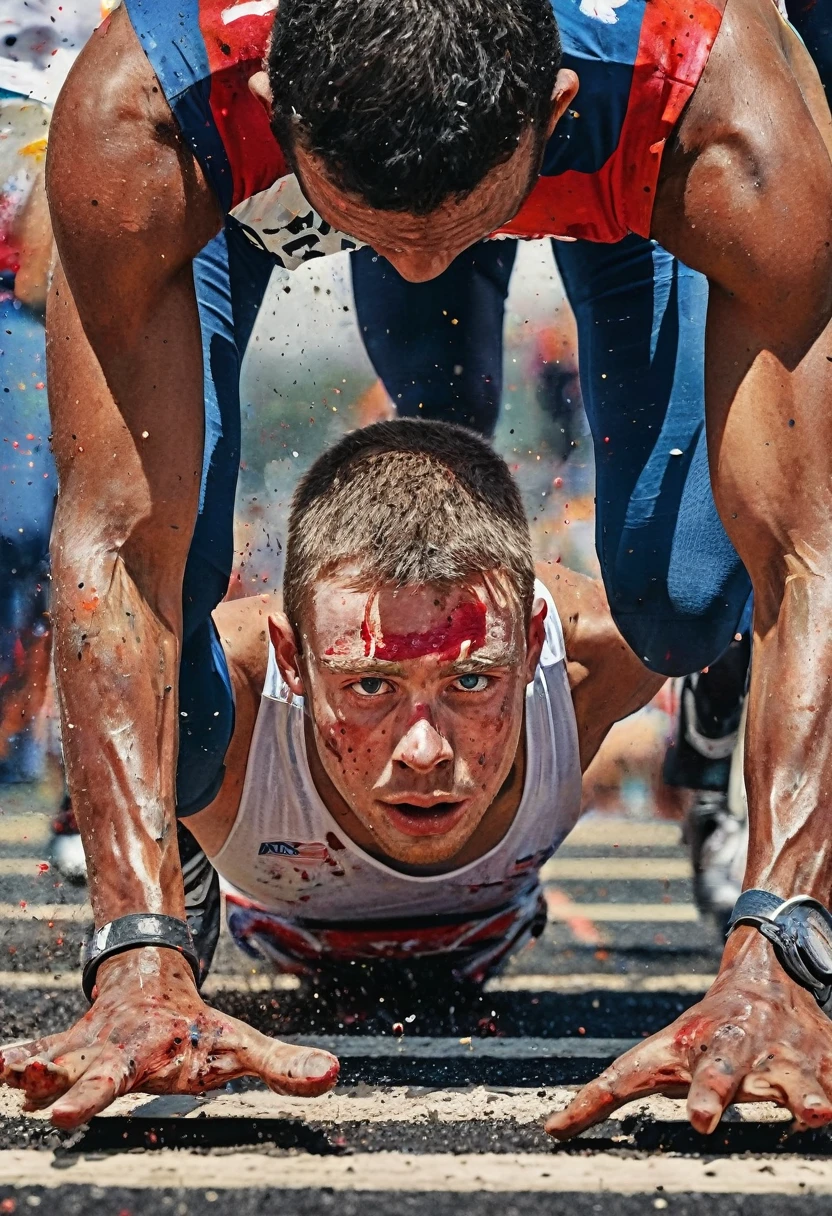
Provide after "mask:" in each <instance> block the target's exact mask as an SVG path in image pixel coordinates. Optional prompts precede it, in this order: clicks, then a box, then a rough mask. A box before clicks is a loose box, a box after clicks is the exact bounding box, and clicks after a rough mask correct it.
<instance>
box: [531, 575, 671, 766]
mask: <svg viewBox="0 0 832 1216" xmlns="http://www.w3.org/2000/svg"><path fill="white" fill-rule="evenodd" d="M537 576H538V578H539V579H541V580H542V582H544V583H545V584H546V587H547V588H548V590H549V592H550V594H551V596H552V599H553V600H554V601H555V605H556V606H557V610H558V616H559V617H560V622H561V627H562V628H563V640H564V643H565V645H566V670H567V674H568V676H569V686H570V688H571V690H572V704H573V705H574V707H575V719H576V722H577V725H578V745H579V747H580V755H581V772H583V773H585V772H586V770H587V768H588V767H589V765H590V763H591V761H592V759H593V758H594V756H595V754H596V752H597V751H598V748H599V747H600V746H601V744H602V743H603V741H604V739H605V738H606V736H607V735H608V733H609V731H610V729H611V728H612V727H613V726H614V725H615V723H616V722H620V721H621V719H622V718H626V717H628V716H629V715H630V714H633V713H635V712H636V710H637V709H641V708H642V707H643V706H644V705H646V704H647V703H648V702H649V701H651V700H652V699H653V697H654V696H655V695H656V693H657V692H658V691H659V689H660V688H661V687H662V685H663V684H664V683H665V678H666V677H665V676H659V675H656V673H655V672H654V671H650V670H649V669H648V668H647V667H645V666H644V664H643V663H642V662H641V660H640V659H639V658H638V656H637V655H636V654H634V653H633V651H632V650H631V649H630V647H629V646H628V645H627V643H626V642H625V641H624V638H623V637H622V636H621V633H620V631H619V629H618V626H617V625H616V623H615V621H614V620H613V618H612V613H611V612H610V606H609V602H608V601H607V594H606V592H605V590H604V584H603V583H602V582H601V581H600V580H599V579H595V578H588V577H587V575H585V574H578V573H576V572H575V571H574V570H569V569H567V568H566V567H565V566H559V565H553V564H552V563H549V562H546V563H544V562H540V563H538V566H537Z"/></svg>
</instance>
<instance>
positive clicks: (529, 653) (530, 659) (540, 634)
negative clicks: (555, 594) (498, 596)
mask: <svg viewBox="0 0 832 1216" xmlns="http://www.w3.org/2000/svg"><path fill="white" fill-rule="evenodd" d="M548 611H549V605H548V604H547V603H546V601H545V600H544V599H543V597H542V596H538V597H537V599H536V600H535V601H534V603H533V604H532V615H531V617H530V618H529V630H528V633H527V635H526V683H527V684H530V683H531V682H532V680H533V679H534V673H535V672H536V671H537V665H538V663H539V662H540V652H541V651H542V649H543V643H544V642H545V641H546V628H545V621H546V613H547V612H548Z"/></svg>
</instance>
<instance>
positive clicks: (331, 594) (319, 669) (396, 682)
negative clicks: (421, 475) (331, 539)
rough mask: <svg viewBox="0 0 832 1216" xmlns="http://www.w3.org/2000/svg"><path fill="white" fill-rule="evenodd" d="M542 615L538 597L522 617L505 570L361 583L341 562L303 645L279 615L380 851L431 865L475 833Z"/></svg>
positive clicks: (509, 735) (309, 617) (324, 734)
mask: <svg viewBox="0 0 832 1216" xmlns="http://www.w3.org/2000/svg"><path fill="white" fill-rule="evenodd" d="M545 614H546V606H545V603H544V602H543V601H542V600H539V601H537V602H536V603H535V605H534V609H533V612H532V619H531V622H530V624H529V626H528V628H526V627H525V623H524V614H523V612H522V611H521V609H520V608H519V607H518V605H517V604H516V601H515V597H514V596H513V595H512V594H511V592H510V590H509V587H508V585H507V584H506V582H505V581H504V580H503V578H502V577H501V576H499V575H491V576H487V575H486V576H482V577H479V578H476V579H472V580H471V581H470V582H469V583H467V584H465V585H460V586H455V587H454V588H453V589H452V590H451V591H440V590H438V589H437V588H435V587H431V586H424V585H423V586H414V587H405V588H395V587H390V586H382V587H381V588H380V589H379V590H377V591H373V592H367V591H356V590H354V589H353V587H352V586H351V580H350V572H349V570H342V571H340V572H339V573H338V574H337V575H336V576H334V577H332V578H331V579H327V580H322V581H321V582H320V583H319V584H318V586H317V587H316V589H315V592H314V596H313V598H312V603H311V604H310V605H309V608H308V610H307V612H306V615H305V620H304V622H303V634H304V636H303V651H302V654H301V655H300V656H298V655H297V652H296V650H295V645H294V638H293V636H292V634H291V630H290V629H289V626H288V622H286V621H285V618H284V619H283V620H282V621H281V620H279V619H278V620H277V621H275V620H273V621H272V638H273V640H274V641H275V646H276V651H277V657H278V662H279V664H280V666H281V669H282V671H283V674H284V677H285V678H286V679H287V682H288V683H289V686H290V687H291V688H292V689H293V691H296V692H302V694H303V695H304V696H306V698H307V704H308V706H309V709H310V711H311V721H312V729H313V735H314V741H315V747H316V750H317V753H318V756H319V757H320V762H321V765H322V766H323V768H324V770H325V772H326V775H327V776H328V778H329V780H330V781H331V782H332V784H333V785H334V786H335V788H336V790H337V791H338V793H339V794H340V795H341V797H342V798H343V800H344V802H345V803H346V804H347V807H348V808H349V810H350V811H351V812H352V814H353V815H354V816H355V817H356V818H357V819H358V820H359V821H360V823H361V825H362V826H363V828H364V829H365V830H366V831H367V832H369V833H371V834H372V839H373V841H374V842H375V843H376V844H377V847H378V849H379V850H380V851H381V852H383V853H384V854H386V855H387V856H389V857H391V858H392V859H394V860H396V861H399V862H403V863H409V864H412V865H431V864H437V863H441V862H445V861H448V860H449V859H451V858H453V857H454V856H455V855H456V854H457V853H458V852H459V850H460V849H461V848H462V847H463V845H464V844H465V843H466V842H467V841H468V840H469V839H470V837H471V836H472V835H473V833H474V832H475V831H476V828H477V826H478V824H479V823H480V821H481V820H482V818H483V815H484V814H485V812H486V811H487V810H488V807H489V806H490V805H491V803H492V802H493V800H494V798H495V797H496V795H497V793H498V792H499V790H500V788H501V786H502V785H503V784H504V782H505V781H506V778H507V777H508V775H509V772H510V770H511V767H512V764H513V762H514V759H515V756H516V753H517V746H518V741H519V738H520V731H521V728H522V725H523V707H524V693H525V688H526V685H527V683H528V682H529V680H531V679H532V678H533V676H534V671H535V668H536V666H537V661H538V659H539V656H540V649H541V645H542V641H543V621H544V618H545ZM287 631H288V637H287Z"/></svg>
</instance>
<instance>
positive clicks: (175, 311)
mask: <svg viewBox="0 0 832 1216" xmlns="http://www.w3.org/2000/svg"><path fill="white" fill-rule="evenodd" d="M47 186H48V191H49V197H50V205H51V209H52V218H53V225H54V230H55V236H56V240H57V244H58V252H59V256H60V262H61V266H60V268H59V270H58V272H57V274H56V276H55V280H54V283H53V287H52V291H51V295H50V298H49V303H48V327H49V339H48V357H49V382H50V404H51V407H52V414H53V432H54V447H55V457H56V461H57V465H58V471H59V477H60V488H61V493H60V497H59V503H58V511H57V516H56V521H55V530H54V534H53V546H52V561H53V574H54V599H53V613H54V619H55V635H56V667H57V676H58V686H59V693H60V701H61V713H62V723H63V732H64V746H65V753H66V761H67V774H68V780H69V788H70V792H71V795H72V800H73V806H74V809H75V812H76V814H77V817H78V822H79V825H80V828H81V832H82V836H83V840H84V847H85V851H86V854H87V860H88V868H89V882H90V898H91V901H92V906H93V912H94V915H95V921H96V925H97V926H101V925H103V924H105V923H107V922H109V921H112V920H115V919H116V918H118V917H120V916H123V915H125V914H127V913H135V912H144V911H151V912H159V913H166V914H168V915H172V916H175V917H179V918H183V917H184V900H183V886H182V875H181V869H180V865H179V857H178V850H177V843H176V831H175V820H174V789H175V785H174V781H175V763H176V746H177V730H176V721H177V676H178V662H179V646H180V635H181V613H182V606H181V597H182V578H183V571H184V565H185V559H186V555H187V552H188V546H189V543H190V538H191V534H192V531H193V526H194V521H195V518H196V512H197V505H198V494H199V482H200V471H201V465H202V438H203V437H202V432H203V408H202V384H203V378H202V353H201V339H200V328H199V319H198V314H197V307H196V299H195V293H194V285H193V276H192V269H191V263H192V259H193V257H194V256H195V255H196V253H197V252H198V251H199V249H200V248H201V247H202V246H203V245H204V244H205V243H206V242H207V241H208V240H210V239H211V237H212V236H213V235H214V233H215V232H216V231H217V230H218V228H219V225H220V216H219V213H218V210H217V206H216V203H215V201H214V198H213V196H212V194H211V192H210V191H209V189H208V187H207V186H206V184H205V182H204V180H203V178H202V175H201V173H200V171H199V169H198V167H197V165H196V163H195V161H194V159H193V157H192V156H191V154H190V152H189V151H188V150H187V149H186V148H185V147H184V146H183V144H182V142H181V140H180V138H179V134H178V130H177V128H176V125H175V123H174V121H173V119H172V116H171V114H170V111H169V109H168V106H167V103H166V102H165V100H164V99H163V96H162V93H161V91H160V89H159V87H158V84H157V82H156V80H155V77H154V76H153V73H152V71H151V70H150V68H149V65H148V63H147V60H146V59H145V57H144V55H143V53H142V51H141V48H140V46H139V43H138V40H137V39H136V37H135V35H134V34H133V31H132V28H131V26H130V24H129V21H128V20H127V16H126V13H124V12H123V11H119V12H117V13H116V15H115V16H114V17H113V19H112V20H111V22H110V23H109V25H108V26H106V27H104V28H102V30H101V31H99V33H98V34H97V35H96V36H95V37H94V38H93V39H92V42H91V43H90V44H89V46H88V48H87V49H86V50H85V52H84V53H83V54H82V56H81V57H80V59H79V61H78V63H77V65H76V67H75V69H74V70H73V72H72V74H71V77H70V80H69V82H68V84H67V86H66V89H65V90H64V92H63V94H62V95H61V98H60V99H59V102H58V105H57V107H56V110H55V115H54V120H53V125H52V129H51V134H50V150H49V161H48V172H47ZM2 1064H3V1077H4V1079H5V1080H6V1081H7V1082H9V1083H11V1084H14V1085H16V1086H18V1087H20V1088H22V1089H24V1091H25V1092H26V1096H27V1099H28V1101H29V1104H30V1106H32V1107H40V1106H48V1105H50V1104H51V1103H52V1102H55V1103H56V1104H55V1107H54V1110H53V1116H52V1117H53V1120H54V1122H56V1123H57V1124H59V1125H60V1126H65V1127H68V1126H73V1125H75V1124H78V1123H81V1122H84V1121H85V1120H86V1119H88V1118H89V1117H90V1116H91V1115H93V1114H95V1113H97V1112H98V1111H100V1110H101V1109H103V1107H105V1106H106V1105H108V1103H109V1102H110V1101H111V1100H112V1099H113V1097H115V1096H117V1095H118V1094H120V1093H124V1092H127V1091H130V1090H144V1091H150V1092H196V1091H199V1090H202V1089H205V1088H209V1087H211V1086H213V1085H217V1084H221V1083H223V1082H224V1081H226V1080H228V1079H230V1078H232V1077H234V1076H238V1075H242V1074H245V1073H255V1074H259V1075H260V1076H262V1077H263V1079H264V1080H266V1081H267V1083H268V1084H269V1085H271V1086H272V1087H274V1088H278V1089H281V1090H284V1091H290V1092H295V1093H318V1092H321V1091H322V1090H325V1089H327V1088H329V1086H330V1085H331V1084H332V1082H333V1081H334V1077H335V1075H336V1072H337V1063H336V1061H335V1060H334V1059H333V1057H331V1056H329V1055H328V1054H325V1053H310V1052H301V1051H297V1050H296V1049H293V1048H290V1047H287V1046H285V1045H283V1044H279V1043H276V1042H274V1041H273V1040H269V1039H267V1038H265V1037H264V1036H262V1035H259V1034H257V1033H256V1032H255V1031H253V1030H252V1029H251V1028H249V1027H247V1026H244V1025H243V1024H241V1023H238V1022H235V1021H234V1020H233V1019H230V1018H227V1017H224V1016H222V1015H220V1014H218V1013H216V1012H215V1011H213V1010H211V1009H209V1008H208V1007H207V1006H205V1005H204V1004H203V1002H202V1000H201V999H200V997H199V995H198V994H197V991H196V988H195V985H194V981H193V978H192V975H191V972H190V969H189V967H188V965H187V963H186V962H185V960H184V959H183V958H182V957H181V956H180V955H179V954H178V953H177V952H176V951H174V950H170V949H151V948H142V949H135V950H131V951H128V952H126V953H124V954H121V955H117V956H116V957H114V958H113V959H111V960H109V961H107V962H105V963H104V964H103V965H102V966H101V968H100V970H99V973H98V989H97V998H96V1000H95V1002H94V1004H93V1006H92V1008H91V1010H90V1011H89V1013H88V1014H87V1015H86V1016H85V1017H84V1018H83V1019H82V1020H81V1021H80V1022H79V1023H78V1024H77V1025H76V1026H75V1027H74V1028H73V1029H72V1030H70V1031H69V1032H68V1033H66V1034H61V1035H58V1036H54V1037H53V1038H51V1039H48V1040H42V1041H40V1042H38V1043H35V1044H30V1045H29V1046H28V1047H25V1048H14V1049H11V1050H7V1051H6V1052H4V1053H3V1061H2ZM56 1100H57V1101H56Z"/></svg>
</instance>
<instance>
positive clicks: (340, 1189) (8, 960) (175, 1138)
mask: <svg viewBox="0 0 832 1216" xmlns="http://www.w3.org/2000/svg"><path fill="white" fill-rule="evenodd" d="M33 797H34V798H36V799H39V801H40V808H41V812H42V810H43V809H44V807H45V806H46V803H47V799H48V791H45V790H43V789H41V790H37V791H33V790H32V789H31V788H28V789H27V788H26V787H18V788H17V789H9V788H5V789H0V1006H2V1028H3V1029H2V1039H4V1040H5V1041H9V1040H19V1039H25V1038H28V1037H30V1036H33V1035H34V1034H36V1033H37V1034H45V1033H50V1032H53V1031H55V1030H58V1029H60V1028H62V1027H64V1026H66V1025H67V1024H68V1022H69V1021H70V1019H72V1018H74V1017H76V1016H77V1015H78V1014H79V1013H80V1012H82V1010H83V1009H84V1007H85V1006H84V1002H83V998H82V997H81V995H80V992H79V990H78V987H77V977H76V972H75V965H76V961H77V958H78V948H79V943H80V941H81V938H82V936H83V933H84V927H85V923H86V918H87V908H86V904H85V898H84V892H83V890H78V889H76V888H73V887H70V886H67V885H65V884H62V883H61V882H60V879H59V876H57V875H56V874H54V872H53V871H52V870H51V869H44V868H43V866H44V865H45V864H46V863H45V860H44V853H45V850H46V844H47V829H48V817H47V816H46V815H44V814H43V813H33V812H32V811H31V806H32V802H33ZM545 877H546V885H547V894H548V902H549V909H550V918H551V919H550V924H549V926H548V928H547V931H546V933H545V934H544V937H543V938H542V939H541V940H540V941H539V942H537V943H536V944H535V945H534V946H533V947H531V948H528V949H527V950H525V951H523V952H522V953H521V954H520V955H519V956H518V957H516V958H515V959H514V960H512V962H511V964H510V965H509V967H508V968H507V970H506V972H505V974H504V975H503V976H501V977H500V979H499V980H498V981H497V982H496V983H494V984H493V985H492V986H491V988H490V989H489V990H488V991H486V992H485V993H484V994H481V995H480V996H479V997H478V998H477V999H471V998H470V994H449V993H442V994H437V993H428V994H423V996H422V997H421V999H420V998H419V997H418V996H417V995H414V994H413V993H412V992H410V991H409V990H408V989H407V988H406V987H405V988H403V989H402V990H401V991H399V990H393V991H388V993H387V996H386V998H385V999H384V1000H383V1001H382V1000H381V999H378V998H376V999H374V1000H373V1001H371V1002H367V1001H366V1000H364V1002H363V1005H362V1004H361V1002H358V1004H355V1005H354V1007H353V1006H350V1005H349V1002H347V1004H345V1003H344V1001H343V999H342V1000H340V1001H335V1000H333V999H332V998H331V997H330V996H327V994H326V993H318V994H317V997H316V995H315V994H314V993H309V992H302V991H298V990H296V989H295V988H293V986H292V984H291V983H289V982H286V981H279V982H275V981H274V980H273V978H272V977H271V976H269V975H267V974H264V973H262V972H259V971H257V970H256V969H254V970H252V968H251V966H250V963H249V961H248V960H246V959H243V958H242V956H238V955H237V954H236V952H235V951H234V950H233V947H231V946H230V945H229V944H228V943H223V944H222V946H221V949H220V952H219V956H218V959H217V963H216V966H215V970H214V974H213V975H212V978H211V981H210V996H209V999H210V1000H211V1001H212V1002H213V1003H214V1004H216V1005H218V1006H220V1007H222V1008H224V1009H226V1010H228V1011H229V1012H230V1013H234V1014H235V1015H237V1016H242V1017H245V1018H246V1019H248V1020H249V1021H251V1022H252V1023H254V1024H255V1025H257V1026H258V1027H259V1028H260V1029H262V1030H264V1031H266V1032H267V1033H271V1034H275V1035H280V1036H281V1037H284V1038H289V1039H294V1040H309V1041H314V1042H317V1043H320V1044H321V1045H322V1046H327V1047H329V1048H330V1049H332V1050H336V1051H337V1052H338V1054H339V1056H340V1058H341V1062H342V1074H341V1083H340V1084H339V1087H338V1089H337V1090H336V1091H335V1092H334V1093H333V1094H330V1095H327V1096H326V1097H325V1098H323V1099H319V1100H317V1101H312V1102H303V1101H301V1100H299V1099H287V1098H282V1097H279V1096H278V1095H275V1094H270V1093H267V1092H266V1091H264V1090H262V1089H260V1088H258V1087H257V1086H254V1085H251V1084H246V1083H241V1084H238V1085H235V1086H233V1087H228V1088H227V1089H226V1090H223V1091H220V1092H219V1093H216V1094H212V1095H206V1096H205V1097H204V1098H203V1097H200V1098H150V1097H142V1096H133V1097H130V1098H124V1099H120V1100H119V1102H118V1103H117V1104H116V1105H115V1106H114V1108H113V1109H112V1111H111V1112H109V1113H108V1114H106V1115H104V1116H102V1117H101V1118H98V1119H95V1120H93V1122H92V1123H91V1124H90V1125H89V1126H88V1127H86V1128H82V1129H80V1130H79V1131H77V1132H75V1133H72V1134H66V1133H59V1132H57V1131H55V1130H54V1129H53V1128H52V1127H51V1125H50V1124H49V1123H48V1122H47V1121H46V1120H44V1118H42V1117H24V1116H22V1115H21V1113H20V1111H19V1108H18V1106H17V1102H16V1098H15V1097H14V1096H13V1095H8V1096H5V1097H4V1098H3V1099H2V1101H0V1216H2V1214H4V1213H10V1212H16V1213H23V1212H35V1211H36V1210H37V1209H38V1208H42V1209H43V1210H44V1212H49V1213H50V1216H51V1214H52V1213H55V1216H70V1214H72V1216H76V1214H78V1216H87V1214H89V1216H145V1213H147V1216H151V1214H155V1213H164V1214H168V1213H170V1216H191V1214H192V1213H193V1214H196V1213H199V1214H200V1216H204V1214H205V1213H209V1214H211V1216H213V1214H216V1216H225V1214H226V1213H228V1214H231V1213H233V1214H234V1216H249V1214H251V1216H254V1214H255V1213H256V1214H257V1216H262V1214H264V1213H271V1212H275V1213H277V1212H279V1213H281V1214H283V1216H295V1214H297V1216H306V1214H307V1213H308V1214H310V1216H311V1214H313V1213H314V1214H315V1216H317V1214H319V1213H333V1216H334V1214H335V1213H337V1214H338V1216H375V1214H376V1213H388V1212H391V1213H392V1212H395V1213H405V1214H408V1216H409V1214H412V1216H446V1214H447V1216H451V1214H452V1213H453V1214H454V1216H457V1214H461V1216H467V1214H468V1213H471V1214H473V1213H477V1216H498V1214H499V1216H526V1214H527V1213H529V1214H530V1213H543V1212H545V1213H550V1214H553V1216H560V1214H561V1213H564V1214H566V1213H569V1214H570V1216H583V1214H584V1213H587V1214H589V1213H599V1212H600V1213H616V1214H620V1216H635V1214H636V1213H638V1214H641V1213H648V1212H655V1211H667V1212H668V1213H674V1214H678V1216H694V1214H695V1216H704V1214H705V1213H708V1216H712V1213H713V1212H714V1210H716V1211H718V1212H719V1216H740V1214H742V1216H781V1214H783V1216H785V1214H786V1213H788V1214H789V1216H804V1214H806V1216H809V1214H810V1213H811V1214H812V1216H815V1214H819V1213H824V1216H827V1214H828V1213H829V1212H830V1211H832V1136H830V1135H829V1134H828V1133H827V1132H825V1131H822V1132H813V1133H805V1134H803V1135H801V1136H792V1135H790V1134H789V1123H788V1120H787V1119H784V1118H783V1112H779V1111H777V1110H776V1109H775V1108H773V1107H771V1106H765V1105H760V1106H753V1107H744V1108H734V1109H732V1110H731V1111H730V1112H729V1116H728V1118H727V1120H726V1121H725V1122H723V1124H722V1125H720V1127H719V1129H718V1130H717V1132H716V1133H715V1134H714V1135H713V1136H712V1137H709V1138H707V1139H706V1138H704V1137H701V1136H698V1135H696V1134H695V1133H694V1132H693V1131H692V1129H691V1128H690V1126H689V1125H688V1124H687V1123H686V1122H685V1120H684V1111H683V1107H682V1105H681V1104H680V1103H677V1102H671V1101H669V1100H665V1099H651V1100H648V1101H646V1102H642V1103H639V1104H636V1105H634V1106H631V1107H629V1108H627V1109H625V1110H624V1111H623V1112H619V1114H618V1116H616V1117H614V1118H612V1119H610V1120H608V1121H607V1122H606V1123H604V1124H602V1125H601V1126H600V1127H599V1128H596V1129H593V1130H592V1132H590V1133H588V1134H586V1135H585V1136H583V1137H581V1138H580V1139H579V1140H578V1141H575V1142H572V1143H571V1144H569V1145H565V1146H556V1145H554V1144H552V1142H551V1141H550V1140H549V1139H548V1138H547V1137H546V1136H545V1135H544V1133H543V1131H542V1127H541V1123H542V1119H543V1117H544V1115H545V1114H546V1113H547V1111H549V1110H551V1109H553V1108H555V1107H558V1106H561V1105H563V1104H565V1102H566V1101H567V1100H568V1098H569V1094H570V1090H569V1088H568V1087H569V1086H573V1085H575V1084H578V1083H580V1082H581V1081H583V1080H586V1079H588V1078H589V1077H591V1076H592V1075H594V1074H595V1073H596V1072H598V1071H599V1070H600V1068H601V1067H603V1065H604V1064H605V1063H607V1062H608V1061H609V1060H611V1059H612V1058H613V1057H614V1056H615V1055H616V1054H617V1053H618V1052H619V1051H621V1050H622V1049H623V1048H624V1047H625V1046H626V1045H627V1044H628V1043H632V1042H634V1041H637V1040H638V1039H639V1038H641V1037H643V1036H644V1035H645V1034H648V1033H651V1032H652V1031H654V1030H657V1029H659V1028H660V1027H661V1026H662V1025H664V1024H666V1023H667V1022H668V1021H669V1020H670V1019H672V1018H673V1017H675V1016H676V1015H677V1014H678V1013H680V1012H681V1011H682V1010H683V1009H685V1008H686V1007H687V1006H688V1005H689V1004H691V1003H692V1002H693V1001H695V1000H696V999H697V997H698V996H699V995H700V994H701V993H702V992H704V990H705V989H706V987H707V985H708V982H709V977H710V976H711V975H712V974H713V973H714V971H715V969H716V966H717V962H718V958H719V946H720V943H719V938H718V935H717V933H716V931H715V930H714V929H712V928H711V927H710V926H708V925H705V924H702V923H701V922H700V921H699V920H698V918H697V916H696V912H695V909H694V908H693V905H692V902H691V885H690V876H689V869H688V865H687V860H686V857H685V853H684V850H683V848H682V846H681V845H680V842H679V832H678V828H677V827H676V826H675V825H672V824H666V823H627V822H622V821H611V820H607V821H602V820H589V821H586V822H585V823H584V824H582V825H581V826H580V827H579V829H578V830H577V832H576V834H575V835H574V836H573V837H572V838H571V839H570V841H569V842H567V844H566V846H565V847H564V848H563V849H562V851H561V853H560V854H559V856H558V857H557V858H556V859H554V861H553V862H552V863H550V865H549V867H548V868H547V871H546V876H545ZM396 1022H401V1023H402V1025H403V1027H404V1034H403V1035H400V1034H397V1033H394V1032H393V1026H394V1024H395V1023H396Z"/></svg>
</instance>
